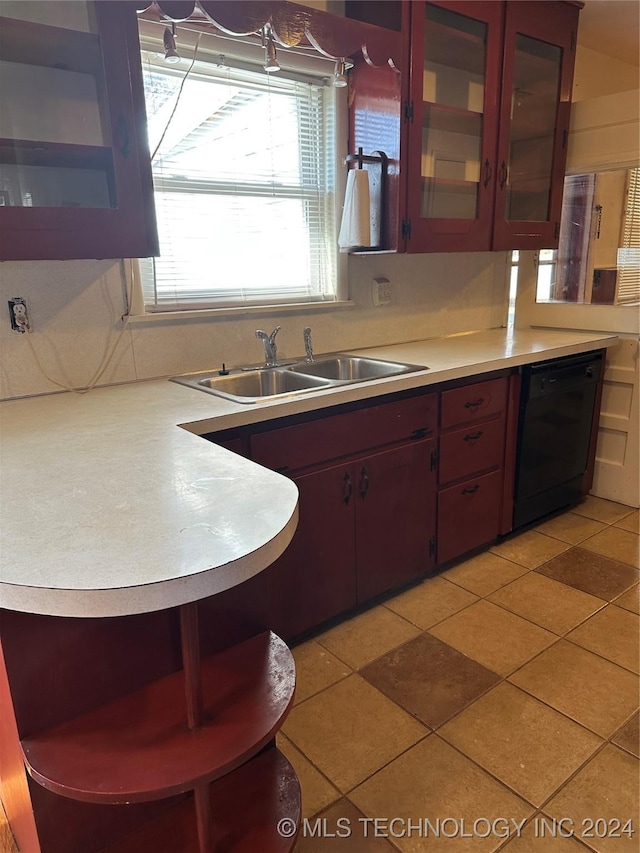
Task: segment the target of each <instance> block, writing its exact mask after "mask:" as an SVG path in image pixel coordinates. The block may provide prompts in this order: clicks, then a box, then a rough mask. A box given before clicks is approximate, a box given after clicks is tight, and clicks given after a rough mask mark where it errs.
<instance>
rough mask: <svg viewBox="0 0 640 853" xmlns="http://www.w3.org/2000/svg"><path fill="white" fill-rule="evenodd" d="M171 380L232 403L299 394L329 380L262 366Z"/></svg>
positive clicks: (325, 385)
mask: <svg viewBox="0 0 640 853" xmlns="http://www.w3.org/2000/svg"><path fill="white" fill-rule="evenodd" d="M173 381H174V382H180V383H181V384H183V385H189V386H190V387H191V388H199V389H200V390H202V391H209V392H210V393H211V394H216V395H218V396H219V397H225V398H226V399H227V400H233V401H234V403H256V402H258V401H259V400H264V399H269V398H270V397H277V396H279V395H280V394H299V393H300V392H303V391H313V390H315V389H318V388H327V387H329V386H330V385H331V384H332V383H331V382H329V381H328V380H326V379H323V378H322V377H319V376H306V375H305V374H302V373H292V372H290V371H289V370H283V369H281V368H273V367H270V368H264V369H256V370H249V371H244V370H240V371H231V372H229V373H228V374H226V375H219V374H215V375H213V376H212V375H211V374H209V375H205V374H201V373H196V374H194V375H192V376H174V377H173Z"/></svg>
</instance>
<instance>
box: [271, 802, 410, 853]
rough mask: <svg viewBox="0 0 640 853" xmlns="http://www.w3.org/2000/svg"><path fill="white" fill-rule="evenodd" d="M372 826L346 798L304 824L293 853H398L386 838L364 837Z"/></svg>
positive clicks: (370, 835)
mask: <svg viewBox="0 0 640 853" xmlns="http://www.w3.org/2000/svg"><path fill="white" fill-rule="evenodd" d="M370 825H371V824H370V821H369V820H368V819H367V818H366V816H365V815H363V814H362V812H361V811H360V809H358V808H356V807H355V806H354V805H353V803H352V802H351V801H350V800H348V799H347V798H346V797H343V798H342V799H340V800H338V802H337V803H334V804H333V805H332V806H329V808H328V809H325V810H324V811H323V812H322V813H321V814H319V815H318V816H317V818H315V819H314V820H312V821H309V822H308V823H307V825H306V826H305V825H304V824H303V826H302V827H301V833H300V835H299V836H298V841H297V843H296V846H295V851H294V853H396V851H397V848H396V847H394V846H393V845H392V844H391V842H390V841H388V840H387V839H386V838H383V837H381V836H380V837H378V838H376V837H375V836H374V835H373V832H368V833H367V834H365V828H366V827H368V826H370ZM256 853H260V851H256Z"/></svg>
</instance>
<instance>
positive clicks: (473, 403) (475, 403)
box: [464, 397, 484, 409]
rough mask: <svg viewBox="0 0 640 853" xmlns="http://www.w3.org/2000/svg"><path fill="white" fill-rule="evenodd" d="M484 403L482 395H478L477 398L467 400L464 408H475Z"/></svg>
mask: <svg viewBox="0 0 640 853" xmlns="http://www.w3.org/2000/svg"><path fill="white" fill-rule="evenodd" d="M483 403H484V397H478V399H477V400H467V402H466V403H465V404H464V407H465V409H475V408H477V407H478V406H481V405H482V404H483Z"/></svg>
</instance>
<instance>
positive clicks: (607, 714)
mask: <svg viewBox="0 0 640 853" xmlns="http://www.w3.org/2000/svg"><path fill="white" fill-rule="evenodd" d="M509 681H511V682H512V683H513V684H517V685H518V686H519V687H521V688H522V689H523V690H526V691H527V692H528V693H531V694H532V695H533V696H535V697H536V698H538V699H541V700H542V701H543V702H546V703H547V704H548V705H551V706H552V707H553V708H556V709H557V710H558V711H561V712H562V713H563V714H566V715H567V716H568V717H571V718H572V719H574V720H576V721H577V722H578V723H581V724H582V725H583V726H586V727H587V728H589V729H591V731H594V732H597V734H599V735H601V736H602V737H605V738H606V737H609V736H610V735H611V734H613V732H615V731H616V729H618V728H619V727H620V726H621V725H622V724H623V723H624V721H625V720H627V719H628V718H629V717H630V716H631V714H633V712H634V711H635V710H636V708H637V707H638V678H637V676H635V675H634V674H633V673H632V672H628V671H627V670H626V669H622V668H621V667H619V666H617V665H616V664H614V663H610V662H609V661H606V660H604V659H603V658H601V657H598V656H597V655H594V654H592V653H591V652H589V651H587V650H586V649H582V648H580V646H574V645H573V643H569V642H567V641H566V640H560V641H559V642H558V643H556V645H555V646H552V647H551V648H550V649H547V651H546V652H543V653H542V654H541V655H539V657H537V658H536V659H535V660H533V661H531V663H528V664H527V665H526V666H524V667H522V669H521V670H519V671H518V672H516V673H514V674H513V675H512V676H510V677H509Z"/></svg>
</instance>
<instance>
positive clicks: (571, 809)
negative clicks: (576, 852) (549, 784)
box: [544, 745, 640, 853]
mask: <svg viewBox="0 0 640 853" xmlns="http://www.w3.org/2000/svg"><path fill="white" fill-rule="evenodd" d="M544 811H545V812H546V813H547V814H548V815H550V816H551V817H555V818H558V819H559V818H561V817H569V818H571V819H572V820H573V821H574V825H575V831H576V835H578V836H579V837H580V838H581V840H582V841H583V842H584V843H585V844H587V845H588V846H589V847H590V848H591V849H592V850H596V851H598V853H637V850H638V827H639V826H640V821H639V817H640V815H639V814H638V760H637V759H636V758H634V757H633V756H632V755H629V754H628V753H627V752H623V751H622V750H621V749H618V748H617V747H615V746H611V745H607V746H605V748H604V749H603V750H602V751H601V752H599V753H598V754H597V755H596V756H595V757H594V758H593V759H592V760H591V761H590V762H589V763H588V764H587V765H586V766H585V767H583V768H582V770H581V771H580V772H579V773H577V774H576V775H575V776H574V778H573V779H572V780H571V781H570V782H569V783H568V784H567V785H565V787H564V788H563V789H562V790H561V791H560V792H559V793H558V794H557V795H556V796H555V797H554V798H553V799H552V800H551V802H550V803H547V805H546V806H545V808H544ZM597 818H601V819H604V821H605V826H604V829H605V836H606V835H608V837H604V838H587V837H586V834H585V833H586V832H587V831H588V830H589V828H590V821H594V820H596V819H597ZM617 820H620V821H622V823H623V824H624V823H625V822H626V821H627V820H631V821H633V827H634V829H635V833H634V836H633V837H632V838H629V836H628V835H621V836H620V837H618V838H616V837H614V836H613V834H612V833H610V832H609V833H607V829H608V828H610V827H612V826H615V825H616V824H615V821H617ZM610 821H613V823H610ZM594 834H595V833H594Z"/></svg>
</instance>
